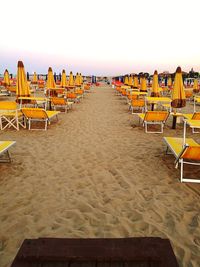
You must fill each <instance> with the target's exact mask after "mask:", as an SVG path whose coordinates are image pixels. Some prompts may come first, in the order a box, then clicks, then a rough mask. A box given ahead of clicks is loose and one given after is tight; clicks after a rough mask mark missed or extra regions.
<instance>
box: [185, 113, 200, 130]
mask: <svg viewBox="0 0 200 267" xmlns="http://www.w3.org/2000/svg"><path fill="white" fill-rule="evenodd" d="M188 115H189V116H188ZM191 115H192V117H191V118H190V114H183V116H184V118H185V119H186V120H187V119H188V120H196V121H200V112H194V113H193V114H191ZM190 127H191V128H192V133H193V134H196V133H200V131H195V129H199V128H200V127H199V126H196V127H195V126H194V127H192V126H190Z"/></svg>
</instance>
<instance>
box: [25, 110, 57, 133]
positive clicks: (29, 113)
mask: <svg viewBox="0 0 200 267" xmlns="http://www.w3.org/2000/svg"><path fill="white" fill-rule="evenodd" d="M22 113H23V114H24V116H25V118H26V120H27V121H28V129H29V130H31V122H32V121H39V122H44V123H45V127H44V130H45V131H46V130H47V124H50V120H51V119H52V118H54V117H56V118H57V120H58V114H59V113H60V111H47V110H45V109H42V108H22ZM32 130H37V129H36V128H34V129H32Z"/></svg>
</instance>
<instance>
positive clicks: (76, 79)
mask: <svg viewBox="0 0 200 267" xmlns="http://www.w3.org/2000/svg"><path fill="white" fill-rule="evenodd" d="M75 85H80V76H79V74H78V72H77V73H76V78H75Z"/></svg>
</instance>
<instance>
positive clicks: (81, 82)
mask: <svg viewBox="0 0 200 267" xmlns="http://www.w3.org/2000/svg"><path fill="white" fill-rule="evenodd" d="M79 77H80V84H83V76H82V75H81V73H80V74H79Z"/></svg>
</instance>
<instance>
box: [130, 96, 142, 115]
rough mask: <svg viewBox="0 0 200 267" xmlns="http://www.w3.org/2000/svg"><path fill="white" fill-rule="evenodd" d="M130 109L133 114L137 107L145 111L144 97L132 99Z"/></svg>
mask: <svg viewBox="0 0 200 267" xmlns="http://www.w3.org/2000/svg"><path fill="white" fill-rule="evenodd" d="M130 109H131V111H132V114H134V110H135V109H137V110H139V111H141V110H142V113H143V112H144V111H145V101H144V99H135V100H132V101H131V104H130Z"/></svg>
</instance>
